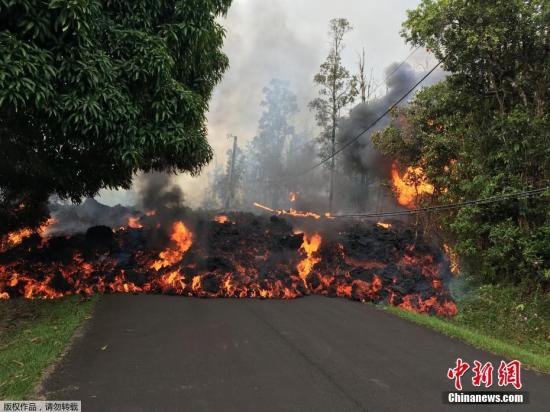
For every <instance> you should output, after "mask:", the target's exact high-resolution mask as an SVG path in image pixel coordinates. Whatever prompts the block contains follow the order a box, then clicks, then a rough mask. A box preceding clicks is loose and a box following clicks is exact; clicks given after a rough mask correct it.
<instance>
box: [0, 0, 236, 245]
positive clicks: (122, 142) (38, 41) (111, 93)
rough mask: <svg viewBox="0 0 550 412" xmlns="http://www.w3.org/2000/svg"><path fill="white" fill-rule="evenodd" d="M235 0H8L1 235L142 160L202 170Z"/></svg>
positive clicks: (118, 179)
mask: <svg viewBox="0 0 550 412" xmlns="http://www.w3.org/2000/svg"><path fill="white" fill-rule="evenodd" d="M230 3H231V1H230V0H220V1H214V2H211V1H203V0H199V1H195V2H187V1H174V2H162V1H141V0H136V1H131V2H102V1H98V0H95V1H85V2H72V1H66V0H56V1H50V2H29V1H26V0H15V1H9V2H5V1H3V2H0V50H1V51H2V52H1V53H0V73H1V75H0V144H1V147H2V150H1V151H0V234H2V233H6V232H8V231H10V230H13V229H16V228H18V227H21V226H34V227H36V226H37V225H38V224H39V223H40V222H41V221H44V220H45V218H46V216H47V208H46V207H45V203H46V201H47V199H48V197H49V196H50V195H52V194H57V195H59V196H60V197H62V198H71V199H73V200H75V201H78V200H79V199H80V198H81V197H82V196H93V195H95V194H96V193H97V192H98V190H99V189H101V188H103V187H109V188H115V187H128V186H129V185H130V183H131V181H132V176H133V175H134V173H135V172H137V171H139V170H145V171H149V170H168V171H180V172H190V173H197V172H198V171H199V170H200V169H201V167H202V166H204V165H205V164H207V163H208V161H209V160H210V159H211V157H212V150H211V148H210V146H209V144H208V142H207V140H206V127H205V112H206V110H207V107H208V101H209V99H210V95H211V92H212V89H213V87H214V86H215V85H216V84H217V83H218V82H219V80H220V79H221V76H222V74H223V72H224V71H225V69H226V67H227V65H228V61H227V57H226V56H225V55H224V54H223V53H222V51H221V48H222V45H223V39H224V29H223V28H222V27H221V26H220V24H219V23H218V22H217V17H218V16H220V15H223V14H225V13H226V12H227V10H228V7H229V5H230Z"/></svg>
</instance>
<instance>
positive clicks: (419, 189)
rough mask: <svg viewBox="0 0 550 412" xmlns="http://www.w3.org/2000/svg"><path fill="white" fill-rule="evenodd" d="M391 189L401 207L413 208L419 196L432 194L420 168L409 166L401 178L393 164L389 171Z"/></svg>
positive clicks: (431, 188)
mask: <svg viewBox="0 0 550 412" xmlns="http://www.w3.org/2000/svg"><path fill="white" fill-rule="evenodd" d="M391 177H392V184H393V189H394V191H395V192H396V194H397V201H398V202H399V204H400V205H401V206H406V207H408V208H413V207H415V206H416V202H417V199H418V197H419V196H422V195H426V194H430V195H431V194H433V192H434V187H433V186H432V185H431V184H430V183H428V182H427V181H426V175H425V174H424V170H422V168H421V167H412V166H409V167H408V168H407V171H406V172H405V174H404V175H403V176H401V175H400V173H399V169H398V167H397V163H396V162H394V163H393V165H392V171H391Z"/></svg>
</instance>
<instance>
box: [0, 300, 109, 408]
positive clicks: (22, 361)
mask: <svg viewBox="0 0 550 412" xmlns="http://www.w3.org/2000/svg"><path fill="white" fill-rule="evenodd" d="M97 300H98V298H97V297H92V298H90V299H83V298H81V297H79V296H68V297H65V298H63V299H58V300H27V299H13V300H8V301H3V302H2V304H1V305H0V399H27V397H29V396H31V395H32V393H31V391H32V390H33V389H34V387H35V385H36V384H37V382H38V381H39V380H40V378H41V376H42V374H43V372H44V370H45V369H46V368H48V367H49V366H50V365H51V364H52V363H54V362H55V361H57V360H58V358H59V356H60V354H61V353H62V352H63V351H64V350H65V349H66V347H67V345H68V343H69V341H70V339H71V337H72V336H73V335H74V332H75V330H76V328H78V327H79V326H80V325H82V323H83V322H84V321H85V320H86V319H87V318H88V317H89V316H90V313H91V312H92V310H93V308H94V306H95V303H96V302H97Z"/></svg>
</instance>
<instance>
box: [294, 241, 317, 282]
mask: <svg viewBox="0 0 550 412" xmlns="http://www.w3.org/2000/svg"><path fill="white" fill-rule="evenodd" d="M321 240H322V239H321V236H320V235H319V234H318V233H315V234H314V235H313V236H311V237H308V236H307V235H304V241H303V243H302V246H301V250H303V251H304V252H305V254H306V257H305V258H304V259H302V260H301V261H300V263H298V266H297V269H298V274H299V275H300V278H301V279H302V280H303V282H304V285H305V286H306V287H307V282H306V279H307V276H308V275H309V274H310V273H311V269H312V268H313V266H315V264H317V263H319V262H320V261H321V258H319V257H317V256H314V254H315V253H316V252H317V251H318V250H319V247H320V246H321Z"/></svg>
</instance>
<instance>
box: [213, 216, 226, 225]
mask: <svg viewBox="0 0 550 412" xmlns="http://www.w3.org/2000/svg"><path fill="white" fill-rule="evenodd" d="M214 221H215V222H217V223H220V224H224V223H227V222H229V221H230V220H229V218H228V217H227V216H225V215H218V216H216V217H215V218H214Z"/></svg>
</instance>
